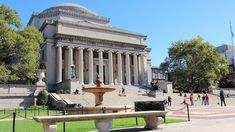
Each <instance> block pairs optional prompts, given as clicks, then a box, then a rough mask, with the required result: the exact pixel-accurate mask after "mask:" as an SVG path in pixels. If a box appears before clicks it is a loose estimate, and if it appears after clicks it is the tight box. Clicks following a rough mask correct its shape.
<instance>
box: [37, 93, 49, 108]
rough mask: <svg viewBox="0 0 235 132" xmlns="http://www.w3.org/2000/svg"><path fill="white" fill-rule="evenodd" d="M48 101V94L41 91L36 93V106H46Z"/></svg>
mask: <svg viewBox="0 0 235 132" xmlns="http://www.w3.org/2000/svg"><path fill="white" fill-rule="evenodd" d="M47 101H48V94H47V91H46V90H42V91H40V92H39V93H38V97H37V105H46V103H47Z"/></svg>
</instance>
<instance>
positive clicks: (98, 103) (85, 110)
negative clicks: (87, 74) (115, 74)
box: [66, 76, 131, 115]
mask: <svg viewBox="0 0 235 132" xmlns="http://www.w3.org/2000/svg"><path fill="white" fill-rule="evenodd" d="M114 90H115V88H113V87H104V86H102V81H101V80H100V79H99V76H97V80H96V87H87V88H82V91H83V92H87V93H92V94H94V95H95V107H80V108H68V109H66V112H67V113H68V114H69V115H73V114H94V113H115V112H124V111H125V112H126V111H131V107H130V106H128V107H127V106H104V104H103V96H104V94H105V93H107V92H112V91H114Z"/></svg>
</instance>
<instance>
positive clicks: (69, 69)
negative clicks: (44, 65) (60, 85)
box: [66, 46, 73, 79]
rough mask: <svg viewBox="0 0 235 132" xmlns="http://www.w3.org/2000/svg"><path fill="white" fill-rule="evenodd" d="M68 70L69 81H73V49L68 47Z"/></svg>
mask: <svg viewBox="0 0 235 132" xmlns="http://www.w3.org/2000/svg"><path fill="white" fill-rule="evenodd" d="M67 59H68V67H67V68H68V69H67V73H66V74H67V77H68V78H67V79H71V66H72V65H73V47H71V46H68V58H67Z"/></svg>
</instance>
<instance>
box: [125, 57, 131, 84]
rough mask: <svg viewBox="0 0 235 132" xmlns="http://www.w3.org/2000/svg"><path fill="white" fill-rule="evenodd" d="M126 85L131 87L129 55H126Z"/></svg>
mask: <svg viewBox="0 0 235 132" xmlns="http://www.w3.org/2000/svg"><path fill="white" fill-rule="evenodd" d="M126 84H127V85H131V77H130V57H129V53H126Z"/></svg>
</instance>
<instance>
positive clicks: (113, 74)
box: [28, 3, 151, 93]
mask: <svg viewBox="0 0 235 132" xmlns="http://www.w3.org/2000/svg"><path fill="white" fill-rule="evenodd" d="M28 25H29V26H33V27H36V28H37V29H39V30H40V31H41V32H42V33H43V35H44V38H45V44H43V46H42V47H41V49H42V54H41V63H44V64H45V65H46V67H47V75H46V78H47V83H48V88H49V91H56V90H58V89H60V88H66V89H68V90H70V92H71V93H72V92H73V91H74V90H76V89H77V88H78V87H81V85H87V84H89V85H93V84H94V83H95V80H96V77H97V75H99V77H100V79H101V80H103V83H104V84H106V85H113V84H119V85H147V84H149V83H150V81H151V76H150V75H151V59H150V51H151V49H150V48H148V47H147V45H146V44H145V40H146V38H147V36H146V35H143V34H140V33H134V32H130V31H127V30H124V29H120V28H117V27H113V26H112V25H110V19H109V18H106V17H102V16H98V15H97V14H96V13H95V12H93V11H91V10H89V9H87V8H85V7H83V6H81V5H78V4H69V3H66V4H60V5H57V6H54V7H51V8H48V9H46V10H44V11H42V12H41V13H34V14H33V15H32V16H31V18H30V20H29V22H28Z"/></svg>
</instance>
